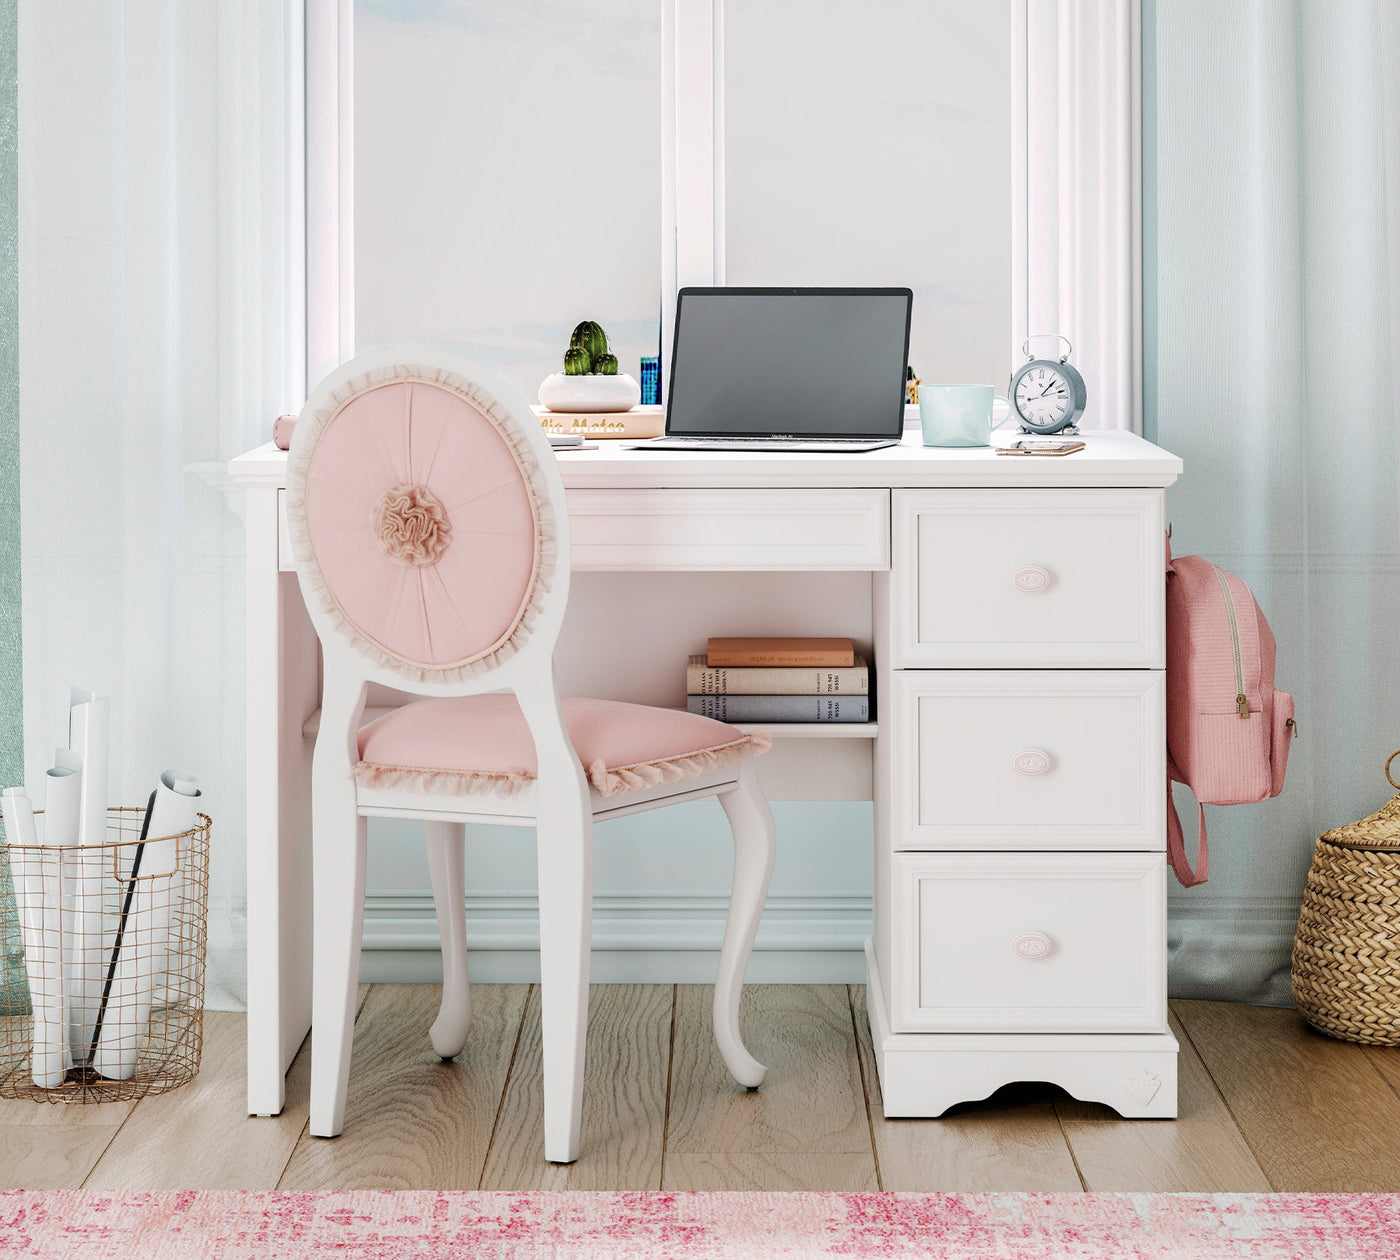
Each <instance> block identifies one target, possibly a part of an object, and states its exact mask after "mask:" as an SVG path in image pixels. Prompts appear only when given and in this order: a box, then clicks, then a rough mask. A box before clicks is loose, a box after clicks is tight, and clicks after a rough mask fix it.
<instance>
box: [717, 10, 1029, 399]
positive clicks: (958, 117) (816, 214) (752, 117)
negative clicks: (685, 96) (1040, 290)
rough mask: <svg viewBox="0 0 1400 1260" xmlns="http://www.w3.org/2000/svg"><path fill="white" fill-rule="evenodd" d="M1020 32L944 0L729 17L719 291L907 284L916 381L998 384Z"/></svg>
mask: <svg viewBox="0 0 1400 1260" xmlns="http://www.w3.org/2000/svg"><path fill="white" fill-rule="evenodd" d="M1010 25H1011V22H1010V8H1009V6H1008V5H1005V4H965V3H957V2H951V0H932V2H931V0H881V3H879V4H867V5H861V6H856V7H853V6H851V5H849V4H844V3H840V0H743V3H735V4H730V5H729V6H727V7H726V10H725V15H724V117H725V139H724V144H725V167H724V185H725V203H726V215H725V240H726V251H725V253H726V260H725V261H726V265H725V273H724V274H725V281H726V283H728V284H736V285H748V284H779V285H788V284H813V285H816V284H824V285H909V286H910V287H912V288H913V290H914V317H913V325H912V329H911V338H910V347H909V362H910V364H911V366H913V368H914V370H915V371H916V372H917V373H918V374H919V375H920V376H921V377H922V378H923V379H924V380H925V381H945V382H971V381H978V382H995V383H997V384H998V385H1003V384H1004V383H1005V381H1006V378H1007V358H1006V355H1007V347H1008V346H1009V344H1010V341H1011V251H1010V240H1011V178H1010V176H1011V158H1010V154H1011V148H1010V146H1011V108H1010V94H1009V92H1008V91H1007V85H1008V83H1009V81H1010V73H1011V65H1010V52H1009V49H1010Z"/></svg>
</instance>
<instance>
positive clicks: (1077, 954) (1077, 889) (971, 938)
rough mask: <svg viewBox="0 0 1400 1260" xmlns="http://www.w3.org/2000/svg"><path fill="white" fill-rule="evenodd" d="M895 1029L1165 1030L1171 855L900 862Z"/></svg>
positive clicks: (952, 856) (943, 857) (950, 856)
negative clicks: (901, 968)
mask: <svg viewBox="0 0 1400 1260" xmlns="http://www.w3.org/2000/svg"><path fill="white" fill-rule="evenodd" d="M895 862H896V866H895V878H896V880H897V881H898V889H897V894H896V895H897V897H898V898H899V913H900V926H899V931H900V932H901V934H902V936H903V940H902V942H901V943H900V945H898V946H897V947H896V950H895V956H896V958H897V959H901V960H907V961H906V962H905V967H906V970H905V974H903V975H901V976H899V977H898V979H897V980H896V982H895V986H894V988H895V1006H896V1019H897V1023H896V1027H895V1031H896V1032H911V1031H919V1032H1043V1033H1058V1032H1101V1033H1110V1032H1119V1033H1121V1032H1161V1031H1165V1029H1166V1027H1167V995H1166V954H1165V951H1166V943H1165V942H1166V860H1165V859H1164V858H1163V857H1162V856H1161V855H1160V854H1150V853H1053V854H1014V853H989V854H972V853H936V854H935V853H927V854H900V855H899V856H898V857H897V858H896V859H895Z"/></svg>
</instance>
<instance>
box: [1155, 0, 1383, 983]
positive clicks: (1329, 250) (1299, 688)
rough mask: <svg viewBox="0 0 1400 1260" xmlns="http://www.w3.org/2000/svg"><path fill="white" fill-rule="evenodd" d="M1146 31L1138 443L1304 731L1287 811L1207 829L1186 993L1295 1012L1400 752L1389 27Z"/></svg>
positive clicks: (1372, 13) (1307, 1)
mask: <svg viewBox="0 0 1400 1260" xmlns="http://www.w3.org/2000/svg"><path fill="white" fill-rule="evenodd" d="M1143 27H1144V40H1143V59H1144V82H1143V86H1144V100H1143V123H1144V146H1143V152H1144V159H1145V169H1144V180H1143V189H1144V214H1143V227H1144V243H1143V255H1144V257H1143V270H1144V305H1145V308H1146V309H1145V311H1144V330H1145V337H1144V358H1145V364H1144V367H1145V372H1144V382H1145V387H1146V395H1147V397H1146V403H1147V407H1146V421H1147V426H1146V427H1147V431H1148V435H1149V436H1153V437H1155V438H1156V440H1157V441H1158V442H1160V443H1161V444H1162V445H1163V446H1165V447H1167V448H1168V449H1169V450H1171V451H1174V452H1175V453H1176V454H1178V455H1180V456H1181V457H1182V460H1183V461H1184V463H1185V474H1184V476H1183V477H1182V479H1181V481H1180V482H1179V483H1178V484H1177V485H1176V486H1174V487H1173V488H1172V490H1171V491H1170V492H1169V493H1168V496H1167V511H1168V516H1169V519H1170V520H1171V522H1172V525H1173V537H1172V545H1173V549H1174V550H1175V551H1176V552H1178V553H1179V554H1188V553H1195V554H1199V555H1204V556H1206V557H1207V558H1209V559H1211V560H1213V561H1216V562H1217V563H1219V564H1221V565H1223V566H1224V567H1225V568H1227V569H1229V570H1231V571H1233V572H1235V573H1237V574H1239V575H1240V576H1241V577H1242V578H1244V579H1245V580H1246V581H1247V582H1248V583H1249V584H1250V586H1251V587H1252V588H1253V589H1254V591H1255V593H1256V595H1257V596H1258V597H1259V600H1260V603H1261V604H1262V606H1263V608H1264V611H1265V613H1266V614H1267V615H1268V618H1269V621H1270V623H1271V625H1272V627H1273V630H1274V633H1275V635H1276V637H1277V639H1278V646H1279V653H1278V685H1279V686H1280V687H1282V688H1284V689H1285V690H1287V691H1291V692H1293V693H1294V695H1295V698H1296V700H1297V713H1298V721H1299V725H1300V728H1301V738H1300V739H1298V740H1297V742H1296V743H1295V744H1294V746H1293V753H1292V758H1291V760H1290V763H1289V770H1288V781H1287V785H1286V787H1285V790H1284V792H1283V795H1282V796H1280V797H1279V798H1278V799H1276V800H1272V801H1268V802H1265V803H1264V804H1261V805H1248V806H1235V807H1232V808H1229V809H1211V808H1209V807H1208V808H1207V810H1206V814H1207V821H1208V823H1209V827H1210V841H1211V877H1210V881H1209V882H1208V883H1207V884H1205V885H1203V886H1201V887H1199V888H1193V889H1191V890H1189V891H1187V890H1177V891H1175V892H1174V893H1173V894H1172V951H1173V952H1172V990H1173V992H1174V993H1177V994H1180V995H1183V996H1203V997H1221V998H1236V999H1241V1000H1247V1001H1255V1002H1275V1003H1281V1004H1286V1003H1288V1002H1290V1001H1291V987H1290V983H1289V951H1290V944H1291V937H1292V933H1293V928H1294V925H1295V923H1296V920H1297V913H1298V906H1299V902H1300V899H1301V896H1302V891H1303V882H1304V878H1305V876H1306V872H1307V868H1308V863H1309V860H1310V858H1311V855H1312V850H1313V846H1314V843H1315V841H1316V837H1317V835H1318V833H1319V832H1320V831H1322V830H1325V829H1326V828H1328V827H1333V826H1336V825H1338V824H1340V823H1345V822H1350V821H1353V820H1355V819H1357V818H1359V817H1361V816H1362V815H1365V814H1368V813H1370V812H1371V811H1373V810H1375V809H1377V808H1378V807H1379V806H1380V805H1381V804H1382V803H1383V802H1384V801H1385V800H1386V798H1387V797H1388V796H1389V795H1390V792H1391V788H1390V786H1389V785H1388V784H1387V783H1386V780H1385V778H1384V775H1383V773H1382V767H1383V765H1384V763H1385V759H1386V757H1387V755H1388V754H1389V753H1390V751H1391V750H1392V749H1394V748H1398V747H1400V429H1398V428H1397V413H1400V4H1397V3H1396V0H1156V2H1155V3H1152V2H1151V0H1149V2H1148V3H1146V4H1144V9H1143ZM1183 803H1184V802H1183ZM1194 812H1195V811H1194V810H1192V811H1190V813H1191V814H1194ZM1185 813H1186V811H1185V810H1183V814H1185Z"/></svg>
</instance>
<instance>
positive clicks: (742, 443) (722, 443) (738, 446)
mask: <svg viewBox="0 0 1400 1260" xmlns="http://www.w3.org/2000/svg"><path fill="white" fill-rule="evenodd" d="M898 445H899V439H898V438H771V437H769V438H756V437H754V438H746V437H660V438H652V439H651V440H650V441H649V442H633V443H631V444H630V445H629V446H628V448H627V449H628V450H632V451H782V452H787V453H790V454H804V453H810V454H849V455H862V454H864V453H866V452H867V451H879V450H883V449H884V448H885V447H887V446H898Z"/></svg>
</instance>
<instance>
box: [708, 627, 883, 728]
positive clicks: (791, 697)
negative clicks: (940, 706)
mask: <svg viewBox="0 0 1400 1260" xmlns="http://www.w3.org/2000/svg"><path fill="white" fill-rule="evenodd" d="M685 681H686V687H685V689H686V692H687V695H686V708H687V709H689V710H690V712H692V713H699V714H701V715H702V716H703V717H711V718H718V719H719V720H720V721H721V722H868V721H870V667H869V665H868V663H867V662H866V661H865V659H864V658H863V657H860V656H857V655H856V652H855V648H854V646H853V645H852V643H851V641H850V639H711V640H710V642H709V649H708V651H707V652H706V654H705V655H704V656H692V657H691V658H690V663H689V664H688V665H687V667H686V676H685Z"/></svg>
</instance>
